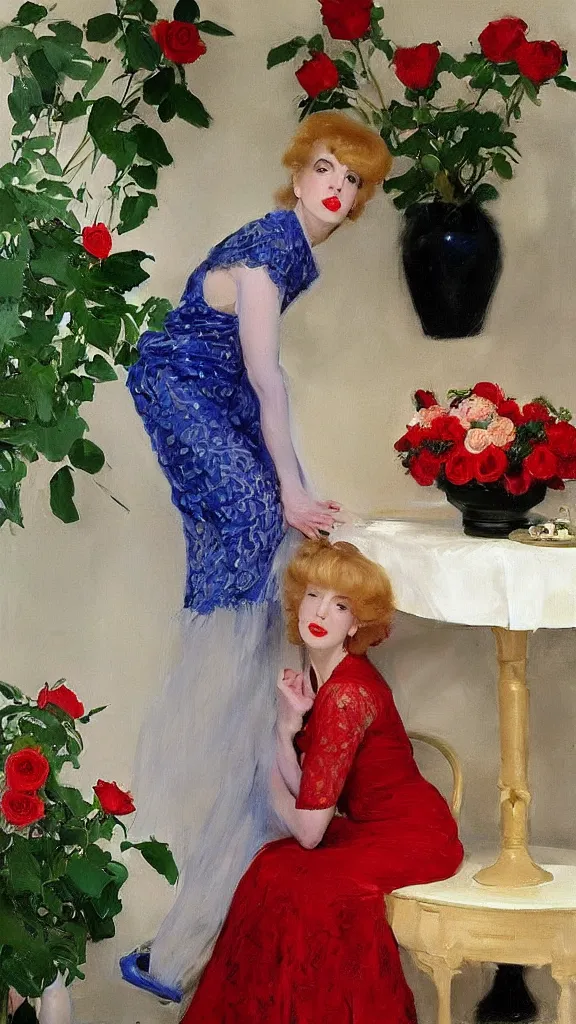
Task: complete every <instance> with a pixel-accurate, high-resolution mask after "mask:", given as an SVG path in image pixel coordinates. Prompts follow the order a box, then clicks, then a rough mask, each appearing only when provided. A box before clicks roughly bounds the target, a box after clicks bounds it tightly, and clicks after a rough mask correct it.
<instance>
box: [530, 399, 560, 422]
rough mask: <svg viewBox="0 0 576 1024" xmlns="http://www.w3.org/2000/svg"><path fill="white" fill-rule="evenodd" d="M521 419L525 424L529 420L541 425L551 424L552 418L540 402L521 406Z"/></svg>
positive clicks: (548, 410)
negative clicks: (538, 422)
mask: <svg viewBox="0 0 576 1024" xmlns="http://www.w3.org/2000/svg"><path fill="white" fill-rule="evenodd" d="M522 418H523V420H524V422H525V423H528V422H530V420H537V421H540V422H541V423H553V422H554V417H553V416H552V415H551V413H550V409H548V408H547V407H546V406H545V405H542V403H541V402H527V403H526V405H523V406H522Z"/></svg>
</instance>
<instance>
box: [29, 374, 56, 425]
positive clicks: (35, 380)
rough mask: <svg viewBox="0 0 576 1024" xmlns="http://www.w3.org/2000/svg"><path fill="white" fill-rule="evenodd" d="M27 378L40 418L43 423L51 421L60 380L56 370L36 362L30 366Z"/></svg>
mask: <svg viewBox="0 0 576 1024" xmlns="http://www.w3.org/2000/svg"><path fill="white" fill-rule="evenodd" d="M27 378H28V381H29V387H30V394H31V395H32V398H33V400H34V404H35V405H36V413H37V416H38V419H39V420H40V422H41V423H49V422H50V420H51V419H52V411H53V404H52V403H53V398H54V394H55V391H56V384H57V381H58V377H57V374H56V370H55V369H54V367H53V366H43V365H42V364H41V363H36V364H34V365H33V366H31V367H30V370H29V371H28V374H27Z"/></svg>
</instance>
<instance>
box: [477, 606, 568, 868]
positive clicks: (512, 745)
mask: <svg viewBox="0 0 576 1024" xmlns="http://www.w3.org/2000/svg"><path fill="white" fill-rule="evenodd" d="M492 632H493V633H494V635H495V637H496V648H497V653H498V665H499V668H500V674H499V678H498V705H499V713H500V779H499V782H498V788H499V789H500V827H501V839H502V845H501V849H500V854H499V857H498V860H497V861H496V863H495V864H492V865H490V867H487V868H482V870H481V871H479V872H478V874H477V875H475V876H474V877H475V879H476V881H477V882H481V883H482V885H493V886H500V887H508V888H519V887H520V886H525V885H539V884H540V883H541V882H549V881H550V880H551V879H552V875H551V874H550V872H549V871H545V870H544V868H541V867H538V865H537V864H535V863H534V861H533V860H532V858H531V856H530V854H529V852H528V845H527V833H528V807H529V805H530V792H529V790H528V699H529V693H528V687H527V685H526V651H527V646H528V633H527V631H526V630H511V629H503V628H502V627H501V626H493V627H492Z"/></svg>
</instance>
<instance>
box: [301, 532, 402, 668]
mask: <svg viewBox="0 0 576 1024" xmlns="http://www.w3.org/2000/svg"><path fill="white" fill-rule="evenodd" d="M310 584H313V585H316V586H317V587H322V588H324V589H325V590H334V591H336V593H337V594H341V595H342V596H343V597H344V596H345V597H347V598H348V600H349V602H350V608H351V610H352V613H353V615H354V617H355V618H356V619H357V620H358V623H359V626H358V631H357V633H355V635H354V636H352V637H348V640H347V644H346V646H347V649H348V650H349V651H350V653H351V654H365V653H366V651H367V650H368V648H369V647H374V646H376V644H379V643H381V642H382V640H384V639H385V638H386V637H387V636H388V634H389V632H390V622H391V619H392V615H393V613H394V595H393V593H392V586H391V583H390V580H389V579H388V576H387V575H386V573H385V572H384V570H383V569H382V568H381V567H380V566H379V565H376V562H372V561H371V560H370V559H369V558H366V557H365V555H363V554H362V552H361V551H359V550H358V548H357V547H355V546H354V544H348V543H347V542H346V541H336V543H335V544H330V543H329V542H328V541H327V540H305V541H304V542H303V543H302V544H301V545H300V547H299V548H298V550H297V551H296V554H295V555H294V556H293V557H292V558H291V559H290V562H289V563H288V566H287V568H286V572H285V574H284V611H285V615H286V630H287V634H288V639H289V641H290V643H292V644H298V645H300V646H303V643H304V641H303V640H302V637H301V636H300V631H299V629H298V610H299V608H300V604H301V601H302V598H303V597H304V594H305V592H306V588H307V587H308V586H310Z"/></svg>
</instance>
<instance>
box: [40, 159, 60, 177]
mask: <svg viewBox="0 0 576 1024" xmlns="http://www.w3.org/2000/svg"><path fill="white" fill-rule="evenodd" d="M38 159H39V161H40V163H41V164H42V167H43V169H44V170H45V172H46V174H51V175H53V176H54V177H56V176H59V175H61V174H62V168H61V166H60V164H59V163H58V161H57V159H56V157H55V156H52V153H40V154H39V156H38Z"/></svg>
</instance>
